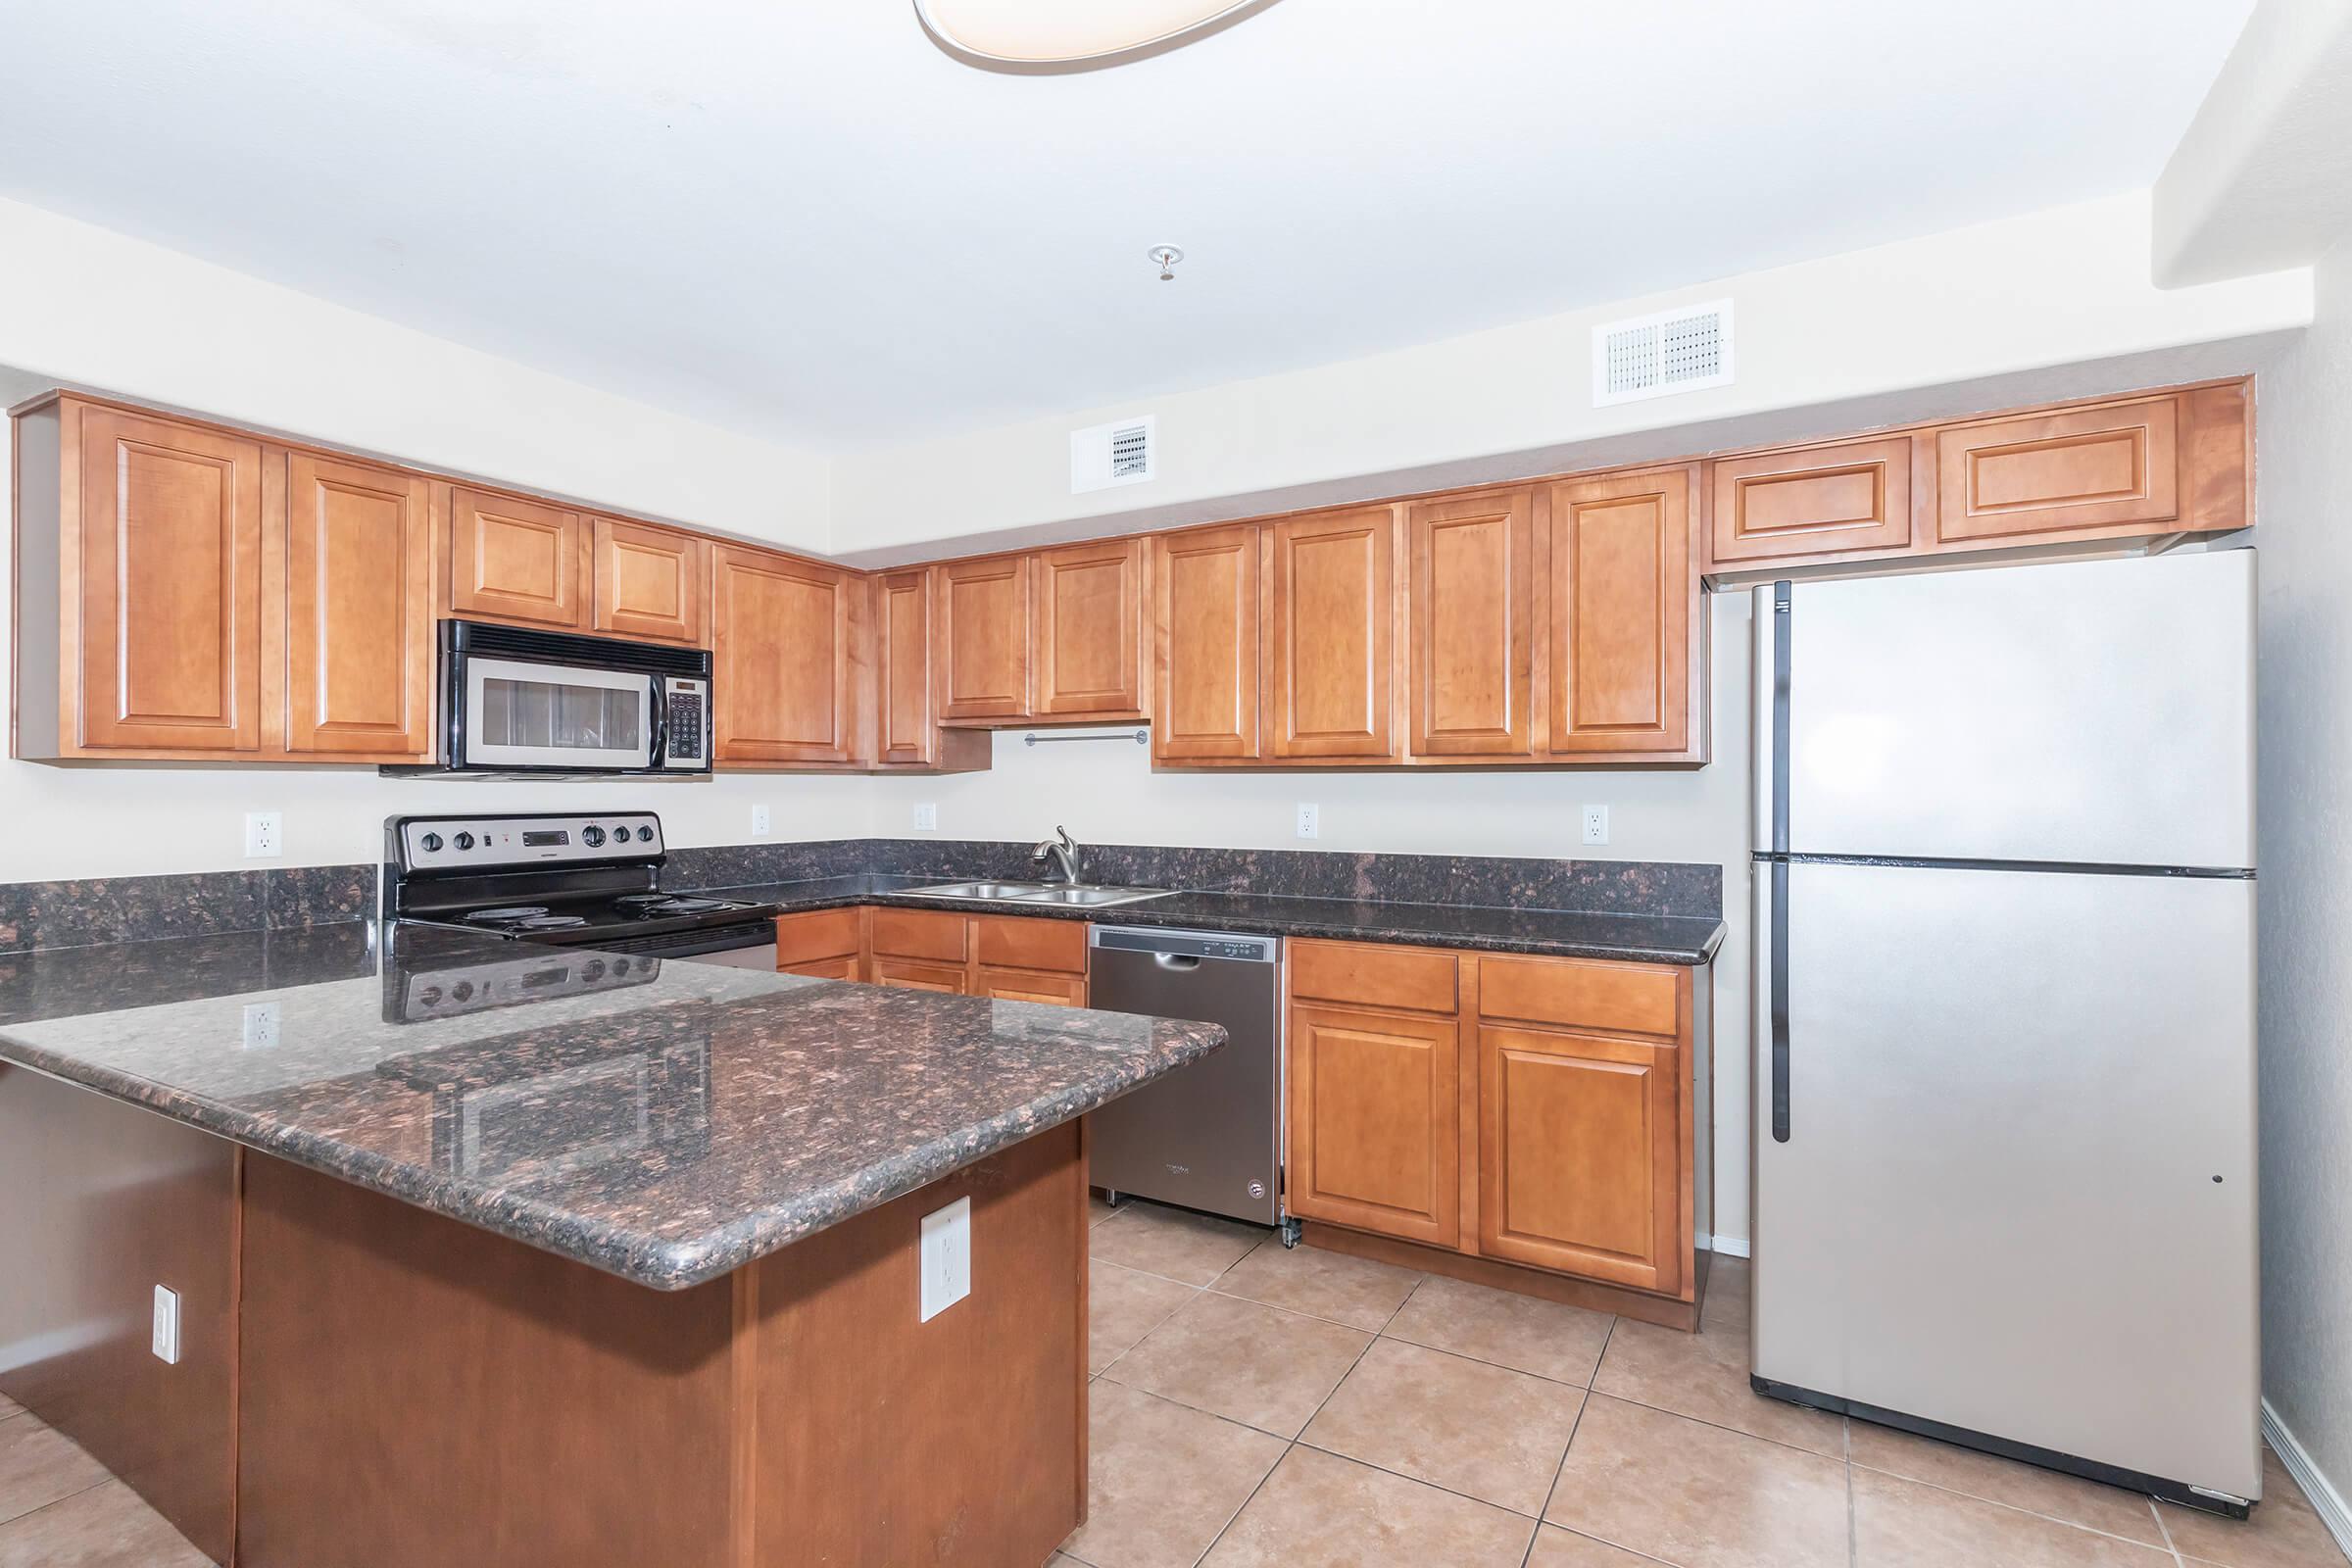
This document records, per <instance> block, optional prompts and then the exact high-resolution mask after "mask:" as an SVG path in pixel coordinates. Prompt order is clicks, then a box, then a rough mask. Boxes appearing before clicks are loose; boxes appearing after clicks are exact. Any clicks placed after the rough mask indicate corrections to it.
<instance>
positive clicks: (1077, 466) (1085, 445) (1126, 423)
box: [1070, 414, 1159, 495]
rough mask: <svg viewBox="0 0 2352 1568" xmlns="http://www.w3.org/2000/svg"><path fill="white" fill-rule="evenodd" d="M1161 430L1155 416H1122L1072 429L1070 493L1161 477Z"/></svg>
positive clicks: (1137, 482) (1148, 480)
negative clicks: (1110, 420) (1104, 422)
mask: <svg viewBox="0 0 2352 1568" xmlns="http://www.w3.org/2000/svg"><path fill="white" fill-rule="evenodd" d="M1158 471H1159V431H1158V420H1157V418H1156V417H1155V416H1152V415H1149V414H1147V415H1145V416H1143V417H1141V418H1135V419H1119V420H1117V421H1115V422H1113V423H1110V424H1098V425H1093V426H1090V427H1089V428H1087V429H1084V430H1072V431H1071V432H1070V493H1071V494H1072V495H1076V494H1078V493H1080V492H1081V491H1086V490H1107V489H1108V488H1110V487H1111V486H1112V485H1114V484H1146V483H1149V482H1150V481H1151V480H1152V479H1154V478H1156V477H1158Z"/></svg>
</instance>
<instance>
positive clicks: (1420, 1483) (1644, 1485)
mask: <svg viewBox="0 0 2352 1568" xmlns="http://www.w3.org/2000/svg"><path fill="white" fill-rule="evenodd" d="M1093 1219H1094V1228H1093V1231H1092V1249H1091V1250H1092V1251H1093V1254H1094V1258H1093V1264H1092V1281H1091V1289H1092V1303H1093V1331H1094V1332H1093V1339H1092V1344H1091V1347H1090V1349H1091V1360H1092V1364H1093V1367H1094V1370H1095V1372H1096V1373H1097V1376H1096V1379H1095V1382H1094V1385H1093V1389H1092V1397H1091V1399H1090V1404H1091V1414H1092V1422H1093V1429H1094V1430H1093V1441H1094V1464H1093V1475H1092V1489H1093V1495H1092V1500H1091V1503H1090V1506H1089V1511H1088V1519H1087V1523H1086V1526H1085V1527H1084V1528H1083V1529H1081V1530H1080V1531H1079V1532H1078V1533H1077V1534H1076V1535H1074V1536H1072V1537H1071V1538H1070V1539H1069V1540H1068V1541H1066V1542H1064V1543H1063V1544H1062V1549H1061V1552H1060V1554H1059V1555H1058V1556H1056V1558H1055V1559H1054V1565H1053V1568H1191V1565H1194V1564H1203V1565H1206V1568H1240V1565H1259V1564H1265V1565H1274V1564H1280V1565H1282V1568H1341V1565H1348V1568H1380V1565H1385V1564H1392V1563H1394V1564H1400V1565H1404V1568H1482V1565H1486V1564H1495V1565H1498V1568H1642V1565H1644V1564H1648V1565H1653V1568H1654V1565H1655V1564H1658V1563H1667V1564H1672V1565H1676V1568H1812V1565H1815V1564H1825V1565H1835V1568H1943V1565H1947V1564H1948V1565H1966V1568H1991V1565H1999V1568H2075V1565H2091V1568H2108V1565H2112V1568H2210V1565H2219V1568H2345V1559H2344V1557H2343V1555H2342V1554H2341V1553H2340V1552H2338V1551H2337V1550H2336V1548H2335V1545H2334V1544H2333V1542H2331V1541H2330V1540H2329V1539H2328V1537H2327V1531H2326V1529H2325V1528H2324V1527H2323V1526H2322V1525H2321V1523H2320V1519H2319V1515H2318V1514H2316V1513H2314V1512H2313V1511H2312V1508H2311V1505H2310V1504H2309V1503H2308V1502H2306V1501H2305V1500H2304V1498H2303V1496H2302V1495H2301V1494H2300V1493H2299V1492H2297V1491H2296V1490H2295V1485H2294V1483H2293V1481H2292V1480H2291V1479H2289V1478H2288V1476H2287V1475H2286V1473H2285V1471H2284V1470H2283V1469H2282V1468H2280V1467H2279V1466H2278V1462H2277V1460H2276V1459H2275V1458H2270V1457H2269V1456H2267V1455H2266V1459H2268V1462H2269V1465H2270V1472H2269V1475H2268V1478H2267V1479H2266V1481H2265V1483H2264V1495H2265V1498H2266V1499H2267V1500H2266V1501H2264V1502H2263V1504H2262V1505H2261V1506H2260V1507H2258V1508H2256V1509H2255V1511H2254V1518H2253V1520H2252V1521H2250V1522H2248V1523H2244V1524H2235V1523H2230V1522H2229V1521H2225V1520H2219V1519H2213V1518H2210V1517H2207V1516H2204V1515H2200V1514H2193V1513H2190V1512H2188V1511H2186V1510H2183V1509H2178V1508H2174V1507H2171V1506H2169V1505H2157V1504H2154V1503H2151V1502H2150V1501H2149V1500H2148V1499H2147V1498H2145V1497H2141V1496H2137V1495H2133V1494H2131V1493H2128V1492H2122V1491H2118V1490H2116V1489H2115V1488H2112V1487H2102V1486H2098V1485H2096V1484H2094V1483H2091V1482H2087V1481H2078V1480H2075V1479H2074V1478H2072V1477H2068V1476H2061V1475H2057V1474H2055V1473H2053V1472H2050V1471H2046V1470H2039V1469H2035V1468H2034V1467H2033V1466H2030V1465H2023V1464H2016V1463H2012V1462H2010V1461H2008V1460H2005V1459H1996V1458H1993V1457H1991V1456H1989V1455H1986V1454H1980V1453H1976V1452H1974V1451H1972V1450H1969V1449H1965V1448H1955V1447H1951V1446H1947V1445H1944V1444H1939V1443H1933V1442H1930V1441H1928V1440H1926V1439H1922V1438H1914V1437H1911V1436H1909V1435H1908V1434H1905V1433H1899V1432H1893V1431H1889V1430H1887V1429H1886V1428H1882V1427H1874V1426H1871V1425H1870V1424H1868V1423H1867V1422H1859V1421H1857V1422H1852V1423H1848V1422H1846V1421H1844V1420H1841V1419H1839V1418H1838V1417H1836V1416H1831V1415H1825V1414H1823V1413H1821V1412H1819V1411H1814V1410H1803V1409H1798V1408H1796V1407H1794V1406H1792V1405H1787V1404H1782V1403H1780V1402H1778V1401H1776V1400H1771V1399H1765V1398H1761V1397H1758V1396H1756V1395H1755V1394H1753V1393H1751V1392H1750V1391H1749V1389H1748V1386H1747V1274H1746V1266H1745V1265H1744V1264H1743V1263H1740V1261H1738V1260H1737V1259H1725V1260H1723V1261H1721V1262H1719V1263H1718V1264H1717V1272H1716V1274H1715V1277H1714V1281H1713V1288H1712V1290H1711V1291H1710V1292H1709V1295H1708V1300H1707V1309H1706V1312H1705V1316H1704V1321H1703V1322H1702V1323H1701V1325H1700V1329H1699V1332H1698V1333H1697V1334H1695V1335H1691V1334H1681V1333H1676V1332H1673V1331H1671V1330H1666V1329H1656V1328H1651V1327H1649V1326H1647V1325H1646V1324H1641V1323H1630V1322H1625V1321H1622V1320H1620V1319H1616V1318H1611V1317H1608V1316H1606V1315H1604V1314H1600V1313H1594V1312H1584V1311H1579V1310H1577V1309H1576V1308H1574V1307H1568V1306H1559V1305H1555V1304H1553V1303H1551V1302H1548V1301H1539V1300H1536V1299H1532V1298H1529V1297H1521V1296H1513V1295H1510V1294H1508V1293H1505V1292H1500V1291H1492V1290H1487V1289H1485V1288H1483V1287H1480V1286H1475V1285H1464V1284H1460V1283H1458V1282H1456V1281H1453V1280H1447V1279H1441V1278H1438V1277H1436V1276H1434V1275H1421V1274H1417V1273H1413V1272H1411V1271H1409V1270H1405V1269H1398V1268H1391V1267H1388V1266H1387V1265H1384V1264H1379V1263H1373V1262H1368V1261H1365V1260H1363V1259H1361V1258H1353V1257H1346V1256H1342V1255H1340V1254H1338V1253H1334V1252H1321V1251H1316V1250H1313V1249H1311V1248H1300V1249H1299V1250H1296V1251H1286V1250H1283V1248H1282V1246H1281V1245H1280V1244H1279V1243H1277V1242H1275V1241H1273V1240H1271V1239H1269V1238H1267V1237H1266V1233H1265V1232H1263V1231H1259V1230H1255V1229H1251V1228H1250V1227H1247V1226H1241V1225H1229V1224H1226V1223H1224V1222H1222V1221H1217V1220H1210V1219H1203V1218H1201V1216H1199V1215H1194V1214H1187V1213H1184V1212H1182V1211H1179V1210H1175V1209H1166V1208H1158V1207H1154V1206H1153V1205H1152V1204H1148V1203H1141V1202H1130V1203H1128V1204H1127V1205H1125V1206H1124V1207H1122V1208H1120V1209H1119V1210H1118V1211H1117V1212H1116V1213H1113V1212H1112V1211H1111V1210H1110V1209H1108V1208H1106V1207H1104V1206H1103V1204H1102V1203H1101V1202H1099V1201H1098V1202H1097V1203H1096V1204H1095V1206H1094V1210H1093Z"/></svg>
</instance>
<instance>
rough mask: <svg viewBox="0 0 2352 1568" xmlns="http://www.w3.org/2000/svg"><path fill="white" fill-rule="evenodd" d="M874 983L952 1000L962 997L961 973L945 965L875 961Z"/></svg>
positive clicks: (896, 960)
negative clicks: (951, 998) (935, 993)
mask: <svg viewBox="0 0 2352 1568" xmlns="http://www.w3.org/2000/svg"><path fill="white" fill-rule="evenodd" d="M873 983H874V984H875V985H878V986H889V987H891V988H892V989H893V990H897V991H937V992H940V993H942V994H944V995H947V996H951V997H959V996H962V995H963V971H962V970H961V969H959V968H957V969H951V968H949V967H948V966H946V965H945V964H938V963H917V962H914V961H913V960H911V959H907V958H876V959H875V960H874V961H873Z"/></svg>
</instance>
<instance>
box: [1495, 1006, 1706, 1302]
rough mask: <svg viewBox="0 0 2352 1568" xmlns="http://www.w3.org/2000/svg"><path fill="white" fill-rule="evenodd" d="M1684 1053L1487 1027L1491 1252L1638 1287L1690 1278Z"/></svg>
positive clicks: (1676, 1286) (1673, 1286) (1655, 1287)
mask: <svg viewBox="0 0 2352 1568" xmlns="http://www.w3.org/2000/svg"><path fill="white" fill-rule="evenodd" d="M1681 1060H1682V1054H1681V1052H1680V1051H1678V1050H1676V1049H1674V1048H1672V1047H1668V1046H1648V1045H1642V1044H1640V1043H1637V1042H1633V1041H1624V1040H1612V1039H1608V1038H1605V1037H1602V1036H1598V1035H1580V1034H1568V1033H1553V1032H1550V1031H1537V1030H1520V1029H1482V1030H1480V1031H1479V1101H1480V1123H1481V1125H1480V1129H1479V1132H1480V1148H1479V1159H1478V1167H1479V1178H1480V1198H1479V1238H1478V1240H1479V1250H1480V1251H1481V1252H1483V1253H1484V1254H1485V1255H1487V1256H1490V1257H1500V1258H1508V1259H1510V1260H1512V1261H1514V1262H1519V1263H1532V1264H1535V1265H1537V1266H1539V1267H1542V1268H1550V1269H1559V1270H1561V1271H1563V1272H1566V1273H1570V1274H1581V1275H1583V1276H1585V1277H1586V1278H1588V1279H1595V1280H1604V1281H1607V1282H1609V1283H1611V1284H1615V1285H1626V1286H1631V1287H1633V1288H1635V1289H1637V1290H1644V1291H1666V1292H1672V1291H1677V1290H1680V1289H1681V1287H1682V1272H1683V1271H1682V1263H1681V1255H1682V1248H1681V1245H1680V1244H1681V1230H1682V1183H1681V1175H1680V1163H1681V1159H1682V1139H1681V1101H1680V1099H1679V1086H1678V1084H1677V1082H1676V1073H1677V1070H1678V1068H1679V1064H1680V1062H1681Z"/></svg>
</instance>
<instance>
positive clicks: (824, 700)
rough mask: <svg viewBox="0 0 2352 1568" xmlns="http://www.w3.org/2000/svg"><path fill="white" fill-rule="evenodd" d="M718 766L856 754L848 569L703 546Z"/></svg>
mask: <svg viewBox="0 0 2352 1568" xmlns="http://www.w3.org/2000/svg"><path fill="white" fill-rule="evenodd" d="M864 591H865V588H864V583H863V580H862V579H861V578H859V577H858V574H857V573H855V572H851V571H846V570H844V569H842V568H841V567H839V566H827V565H823V564H819V563H817V562H813V561H803V560H801V559H799V558H798V557H795V556H785V555H778V554H776V553H775V552H773V551H768V550H754V549H751V548H749V547H747V546H742V545H716V546H713V547H712V549H711V633H712V635H711V686H712V688H713V692H712V697H713V703H714V707H715V710H716V713H715V718H714V721H713V724H712V742H713V744H712V749H711V760H712V761H713V762H718V763H726V762H733V763H737V764H743V763H754V764H758V763H784V764H800V765H803V766H808V765H825V764H832V765H847V764H849V763H851V762H853V761H855V760H857V751H858V652H857V631H858V624H859V623H860V620H861V617H862V614H863V611H862V608H861V607H860V605H859V604H858V600H859V599H860V598H861V597H862V596H863V594H864Z"/></svg>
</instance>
